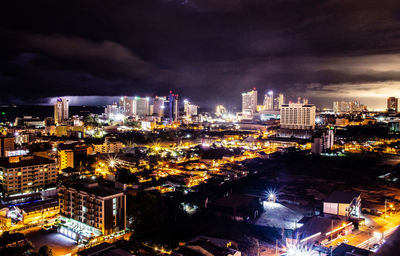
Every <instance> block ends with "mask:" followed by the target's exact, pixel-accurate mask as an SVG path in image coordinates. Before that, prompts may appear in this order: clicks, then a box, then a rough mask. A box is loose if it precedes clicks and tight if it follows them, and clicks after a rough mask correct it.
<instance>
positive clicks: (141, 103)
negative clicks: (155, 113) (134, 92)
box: [133, 97, 150, 116]
mask: <svg viewBox="0 0 400 256" xmlns="http://www.w3.org/2000/svg"><path fill="white" fill-rule="evenodd" d="M133 105H134V107H136V111H134V114H136V115H137V116H147V115H149V114H150V98H149V97H146V98H141V97H135V100H134V104H133Z"/></svg>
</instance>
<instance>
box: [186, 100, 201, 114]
mask: <svg viewBox="0 0 400 256" xmlns="http://www.w3.org/2000/svg"><path fill="white" fill-rule="evenodd" d="M183 102H184V111H185V116H186V118H190V117H192V116H196V115H197V110H198V108H199V106H197V105H194V104H192V103H190V101H188V100H184V101H183Z"/></svg>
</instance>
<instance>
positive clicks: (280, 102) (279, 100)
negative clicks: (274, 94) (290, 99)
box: [278, 93, 285, 109]
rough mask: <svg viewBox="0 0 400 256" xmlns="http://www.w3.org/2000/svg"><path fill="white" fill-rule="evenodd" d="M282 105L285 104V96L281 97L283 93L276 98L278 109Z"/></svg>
mask: <svg viewBox="0 0 400 256" xmlns="http://www.w3.org/2000/svg"><path fill="white" fill-rule="evenodd" d="M283 104H285V96H284V95H283V93H279V96H278V109H281V107H282V105H283Z"/></svg>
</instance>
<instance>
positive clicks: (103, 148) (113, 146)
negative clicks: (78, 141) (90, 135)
mask: <svg viewBox="0 0 400 256" xmlns="http://www.w3.org/2000/svg"><path fill="white" fill-rule="evenodd" d="M124 147H125V145H124V144H123V143H122V142H119V141H107V142H104V143H102V144H93V153H94V154H96V153H100V154H107V153H118V152H120V151H121V149H123V148H124Z"/></svg>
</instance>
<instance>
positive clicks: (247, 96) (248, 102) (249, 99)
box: [242, 88, 257, 116]
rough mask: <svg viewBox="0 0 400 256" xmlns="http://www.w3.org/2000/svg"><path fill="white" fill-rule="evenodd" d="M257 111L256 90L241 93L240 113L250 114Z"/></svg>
mask: <svg viewBox="0 0 400 256" xmlns="http://www.w3.org/2000/svg"><path fill="white" fill-rule="evenodd" d="M256 111H257V90H256V89H255V88H254V89H253V90H252V91H250V92H244V93H242V113H243V115H250V116H252V115H253V114H254V113H255V112H256Z"/></svg>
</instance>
